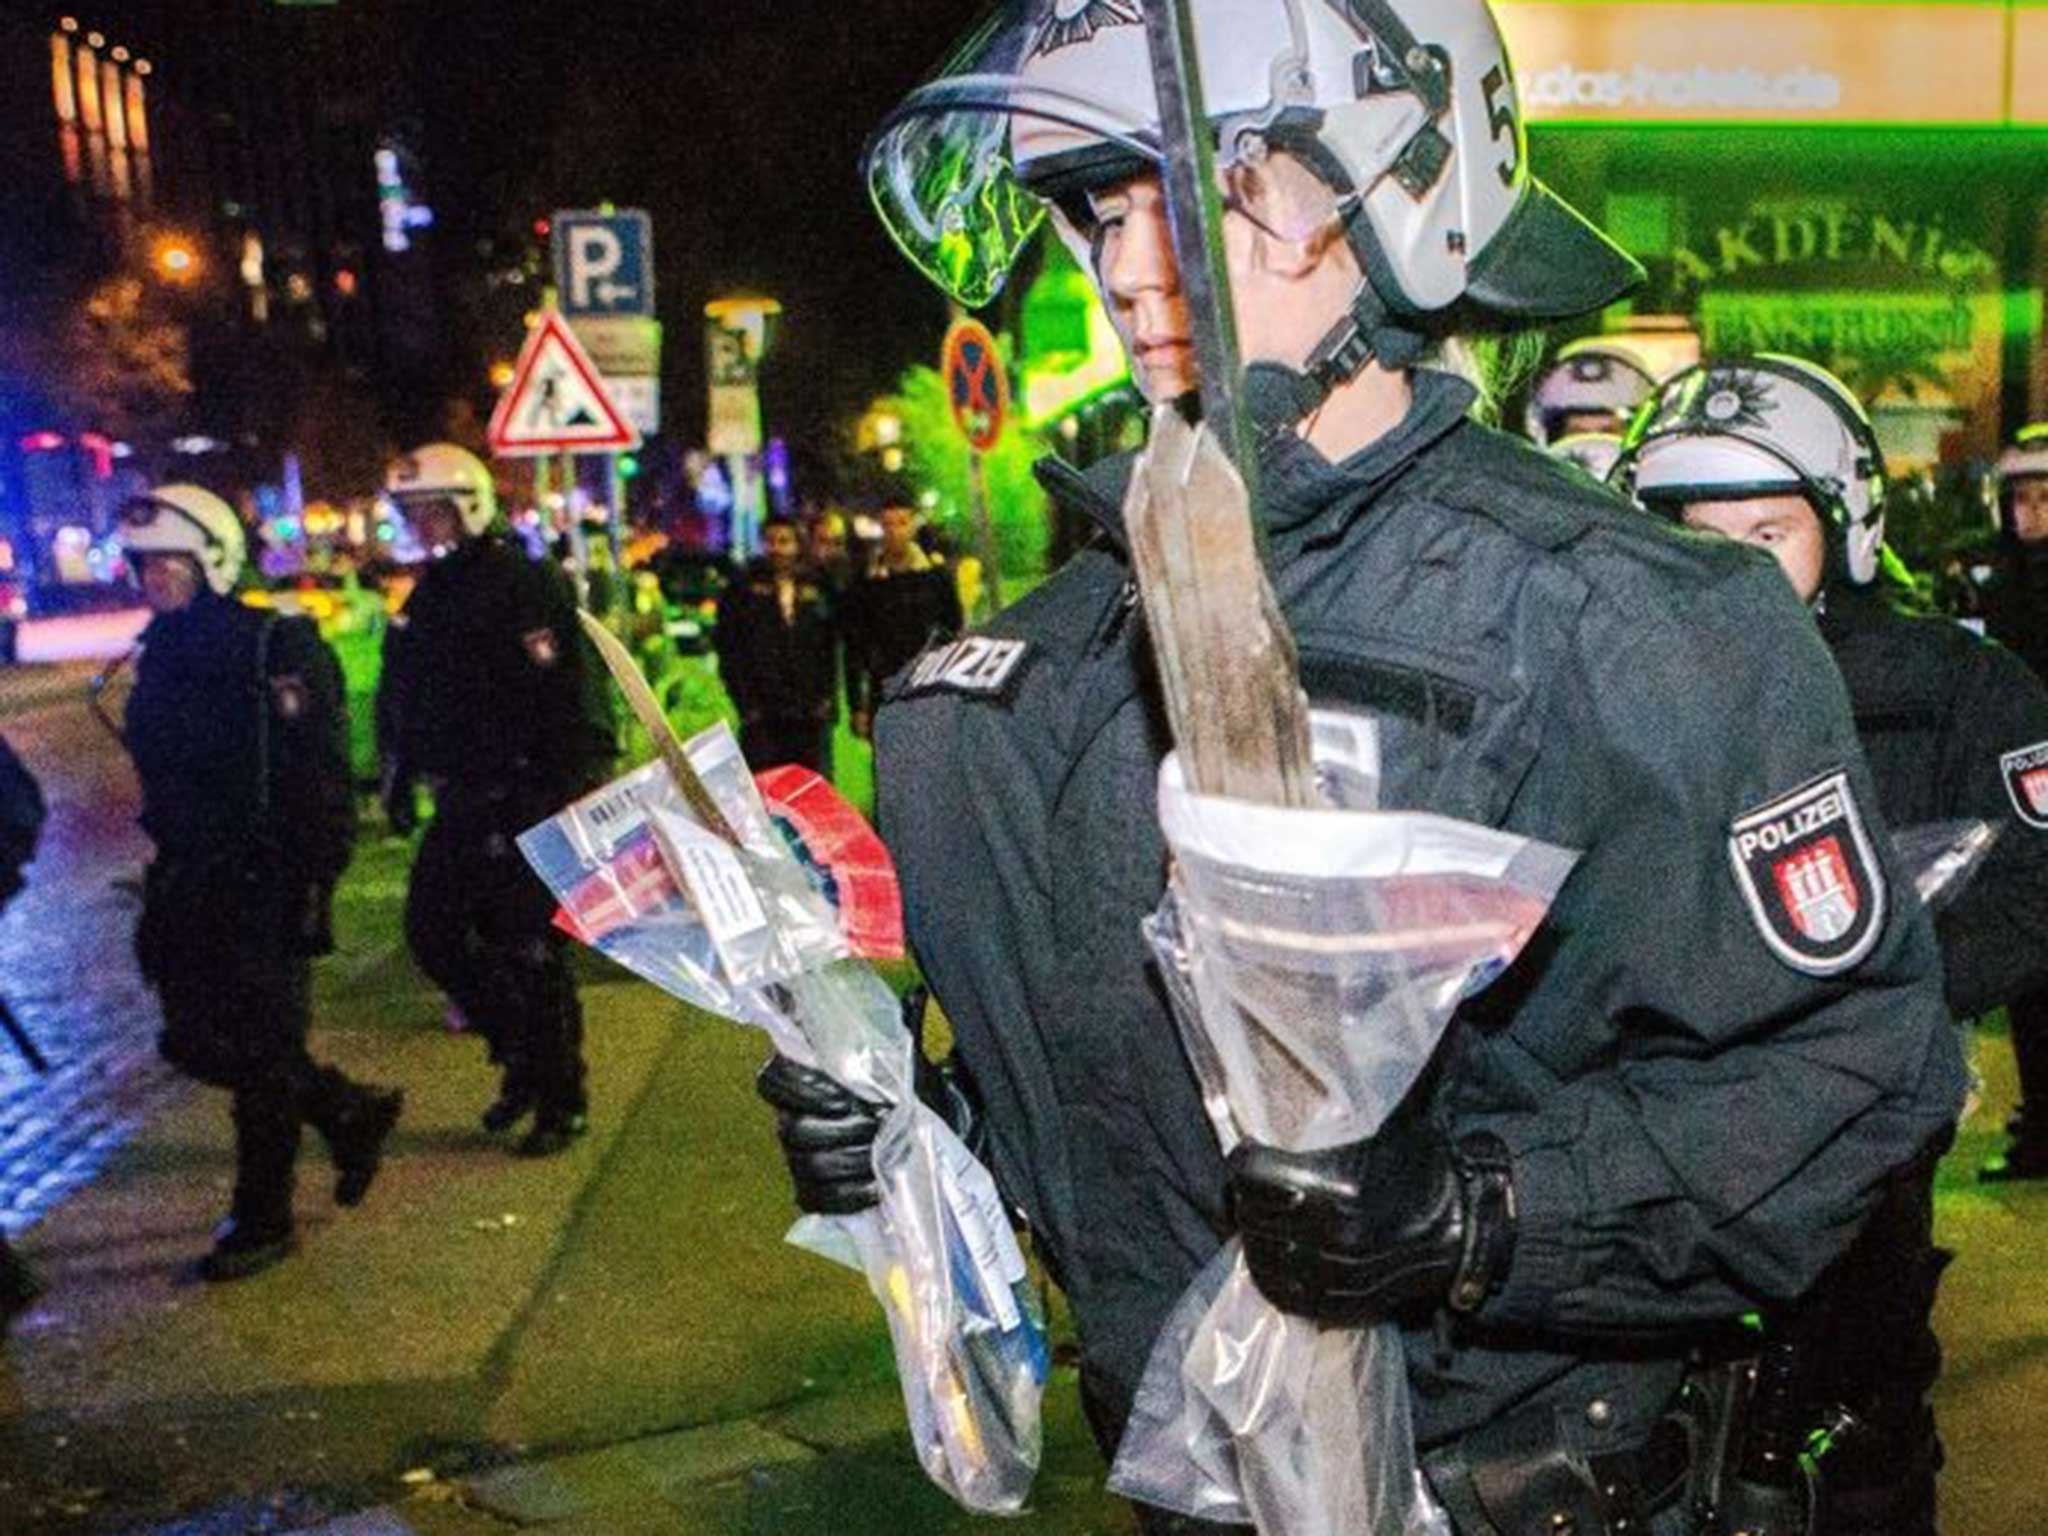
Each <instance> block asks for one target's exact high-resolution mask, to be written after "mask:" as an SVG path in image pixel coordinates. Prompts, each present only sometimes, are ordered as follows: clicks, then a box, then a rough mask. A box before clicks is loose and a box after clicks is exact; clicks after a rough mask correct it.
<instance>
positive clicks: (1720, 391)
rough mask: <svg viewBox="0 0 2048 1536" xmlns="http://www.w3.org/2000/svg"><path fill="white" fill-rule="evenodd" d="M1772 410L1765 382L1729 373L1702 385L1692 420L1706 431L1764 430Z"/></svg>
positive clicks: (1712, 376) (1710, 377)
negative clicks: (1746, 428)
mask: <svg viewBox="0 0 2048 1536" xmlns="http://www.w3.org/2000/svg"><path fill="white" fill-rule="evenodd" d="M1771 409H1772V402H1771V391H1770V385H1769V384H1768V383H1767V382H1766V381H1765V380H1764V379H1762V378H1761V377H1759V376H1758V375H1756V374H1754V373H1740V372H1735V371H1733V370H1730V371H1727V372H1715V373H1710V374H1708V375H1707V376H1706V377H1705V378H1704V379H1702V380H1701V381H1700V386H1699V390H1698V392H1697V393H1696V394H1695V395H1694V396H1693V405H1692V410H1691V411H1690V412H1689V416H1690V419H1691V421H1692V424H1693V425H1695V426H1698V427H1700V428H1702V429H1703V430H1706V431H1721V432H1728V431H1733V430H1734V429H1735V428H1738V427H1760V426H1762V425H1763V424H1764V418H1765V417H1766V416H1768V415H1769V414H1770V413H1771Z"/></svg>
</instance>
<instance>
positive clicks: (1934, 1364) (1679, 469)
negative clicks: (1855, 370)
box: [1618, 355, 2048, 1536]
mask: <svg viewBox="0 0 2048 1536" xmlns="http://www.w3.org/2000/svg"><path fill="white" fill-rule="evenodd" d="M1618 479H1619V481H1620V483H1621V484H1623V485H1624V486H1626V487H1627V488H1629V489H1632V490H1633V492H1634V494H1635V496H1636V497H1637V498H1638V499H1639V500H1640V501H1642V502H1643V503H1644V504H1645V505H1646V506H1648V507H1651V508H1654V509H1656V510H1659V511H1661V512H1663V513H1665V514H1666V515H1668V516H1670V517H1672V518H1674V519H1676V520H1679V521H1682V522H1684V523H1685V524H1686V525H1687V526H1688V527H1691V528H1696V529H1700V530H1704V531H1707V532H1711V533H1717V534H1721V535H1723V536H1725V537H1727V538H1730V539H1733V540H1735V541H1737V542H1739V543H1743V544H1748V545H1751V546H1753V547H1755V548H1758V549H1761V550H1764V551H1766V552H1767V553H1768V554H1770V555H1771V556H1772V557H1774V558H1775V559H1776V560H1777V562H1778V564H1779V566H1780V567H1781V568H1782V570H1783V571H1784V573H1785V575H1786V577H1787V578H1788V579H1789V580H1790V582H1791V584H1792V588H1793V591H1794V592H1796V593H1797V594H1798V596H1799V598H1800V600H1801V601H1803V602H1804V603H1806V604H1807V605H1808V607H1809V609H1810V611H1812V613H1813V614H1814V616H1815V618H1816V620H1817V621H1818V623H1819V626H1820V632H1821V634H1822V636H1823V637H1824V638H1825V639H1826V640H1827V643H1828V648H1829V650H1830V651H1832V652H1833V654H1834V657H1835V662H1836V665H1837V666H1839V667H1840V668H1841V671H1842V677H1843V680H1844V681H1845V682H1846V683H1847V684H1848V689H1849V702H1850V707H1851V709H1852V711H1853V712H1854V715H1855V720H1856V728H1857V732H1858V734H1859V735H1860V736H1861V737H1862V739H1863V746H1864V751H1865V753H1866V755H1867V756H1868V757H1869V759H1870V766H1871V773H1872V776H1873V778H1874V780H1875V783H1876V786H1877V799H1878V804H1879V806H1880V807H1881V808H1882V809H1883V811H1884V814H1885V816H1886V818H1887V819H1888V820H1889V821H1890V822H1891V824H1892V825H1893V826H1894V827H1911V826H1918V825H1921V824H1925V823H1932V822H1942V821H1952V820H1959V819H1978V818H1981V819H1983V820H1985V821H1987V822H1989V823H1990V824H1991V825H1992V826H1994V827H1996V828H1998V829H1999V833H2000V836H1999V840H1998V841H1997V843H1995V844H1994V845H1993V849H1992V852H1991V855H1990V856H1989V858H1988V859H1987V860H1986V862H1985V864H1984V867H1983V868H1982V869H1981V871H1980V872H1979V873H1978V875H1977V877H1976V879H1975V880H1974V881H1973V882H1972V884H1971V885H1970V886H1969V887H1968V888H1967V889H1966V890H1965V892H1964V893H1963V895H1962V896H1961V897H1960V898H1959V899H1958V900H1956V901H1955V902H1954V903H1953V904H1952V905H1950V906H1948V907H1947V908H1946V909H1945V910H1944V911H1943V912H1942V914H1941V915H1940V917H1938V918H1937V919H1936V923H1935V928H1936V933H1937V936H1938V937H1939V939H1940V941H1941V953H1942V963H1943V975H1944V980H1945V983H1946V988H1945V989H1946V991H1947V994H1948V1002H1949V1007H1950V1009H1951V1010H1952V1011H1953V1012H1954V1013H1955V1014H1956V1015H1957V1016H1959V1017H1964V1018H1968V1017H1972V1016H1974V1015H1976V1014H1980V1013H1983V1012H1986V1011H1988V1010H1989V1009H1991V1008H1994V1007H1996V1006H1998V1004H1999V1003H2001V1002H2003V1001H2005V1000H2006V999H2008V998H2010V997H2013V996H2015V995H2016V994H2019V993H2021V992H2024V991H2026V990H2027V989H2029V988H2033V987H2038V986H2039V985H2041V984H2042V983H2043V982H2044V981H2048V928H2044V927H2043V925H2042V923H2041V921H2040V918H2041V914H2042V913H2044V912H2048V818H2043V819H2042V821H2041V823H2040V824H2037V823H2036V822H2033V821H2030V820H2029V819H2028V818H2027V817H2026V816H2025V815H2024V814H2023V813H2022V807H2023V805H2024V800H2023V799H2022V798H2020V797H2018V796H2016V795H2014V794H2013V793H2012V785H2011V782H2010V781H2009V776H2008V771H2007V765H2008V764H2009V763H2011V762H2012V761H2013V758H2014V755H2015V752H2016V751H2017V752H2019V753H2021V754H2024V752H2025V751H2027V750H2028V749H2029V748H2030V747H2033V746H2044V747H2048V689H2044V688H2043V687H2042V685H2041V684H2040V682H2039V681H2038V680H2037V679H2035V678H2034V677H2033V675H2032V674H2031V673H2029V672H2028V671H2027V669H2026V667H2025V666H2024V665H2023V664H2022V663H2020V662H2019V661H2018V660H2017V659H2016V658H2014V657H2013V656H2012V655H2011V654H2010V653H2009V652H2007V651H2005V650H2003V649H2002V648H2001V647H1999V646H1996V645H1991V644H1988V643H1986V642H1984V641H1982V640H1980V639H1978V638H1977V637H1976V636H1975V635H1974V634H1972V633H1971V632H1970V631H1968V630H1967V629H1964V628H1963V627H1962V626H1961V625H1959V624H1956V623H1954V622H1952V621H1951V620H1948V619H1945V618H1934V617H1915V616H1912V615H1911V614H1909V613H1907V612H1904V611H1901V608H1900V606H1899V599H1898V598H1897V597H1895V596H1894V595H1893V593H1892V592H1891V591H1888V590H1887V582H1886V578H1885V573H1884V569H1883V565H1882V562H1881V560H1880V552H1881V549H1882V544H1883V538H1884V489H1885V475H1884V460H1883V456H1882V454H1881V452H1880V451H1879V448H1878V443H1877V437H1876V434H1875V433H1874V432H1873V431H1872V430H1871V427H1870V422H1869V419H1868V417H1867V416H1866V415H1865V414H1864V411H1863V408H1862V406H1861V405H1860V404H1859V403H1858V402H1857V400H1856V398H1855V397H1854V395H1852V394H1851V393H1850V392H1849V390H1848V388H1847V387H1846V386H1844V385H1843V384H1842V383H1841V382H1840V381H1839V380H1838V379H1836V378H1835V377H1834V376H1833V375H1832V374H1829V373H1827V372H1826V371H1824V370H1822V369H1820V368H1818V367H1815V366H1814V365H1812V364H1810V363H1806V362H1803V361H1800V360H1798V359H1795V358H1788V357H1778V356H1772V355H1762V356H1757V357H1746V358H1735V359H1729V360H1726V361H1719V362H1714V363H1711V364H1708V365H1705V366H1702V367H1699V368H1694V369H1691V370H1689V371H1687V372H1685V373H1683V374H1680V375H1679V376H1678V377H1676V378H1675V379H1672V380H1670V381H1669V382H1668V383H1666V384H1665V385H1664V386H1663V388H1662V389H1661V390H1660V391H1659V393H1658V395H1657V398H1656V403H1655V405H1654V406H1653V407H1652V409H1651V410H1649V411H1647V412H1645V413H1644V415H1643V417H1642V419H1641V421H1640V422H1639V424H1638V426H1637V429H1636V433H1635V435H1634V436H1633V438H1632V439H1631V442H1630V445H1629V447H1628V449H1627V454H1626V457H1625V459H1624V461H1623V463H1622V465H1621V468H1620V472H1619V475H1618ZM2043 755H2044V757H2048V751H2044V753H2043ZM1937 1145H1939V1144H1937ZM1934 1162H1935V1159H1934V1157H1933V1156H1928V1157H1925V1158H1922V1159H1921V1160H1919V1161H1918V1162H1916V1163H1914V1164H1911V1165H1908V1167H1907V1168H1906V1169H1905V1170H1903V1171H1902V1172H1901V1173H1899V1174H1898V1175H1896V1176H1895V1177H1894V1178H1893V1179H1892V1180H1890V1181H1889V1182H1888V1183H1887V1185H1886V1187H1885V1193H1884V1196H1883V1198H1882V1200H1881V1201H1880V1203H1879V1206H1878V1209H1877V1211H1876V1212H1875V1213H1874V1214H1873V1216H1872V1217H1871V1219H1870V1222H1869V1224H1868V1225H1867V1226H1866V1227H1865V1228H1864V1230H1863V1233H1862V1235H1861V1236H1860V1237H1859V1238H1858V1239H1857V1241H1856V1243H1855V1245H1854V1246H1853V1247H1852V1248H1851V1249H1850V1251H1849V1252H1848V1253H1847V1254H1846V1255H1844V1257H1843V1258H1842V1259H1840V1260H1839V1261H1837V1263H1836V1265H1835V1266H1834V1268H1833V1269H1832V1270H1830V1271H1829V1273H1828V1274H1827V1275H1826V1276H1825V1277H1823V1279H1822V1281H1821V1283H1820V1285H1819V1287H1818V1288H1817V1290H1816V1292H1815V1294H1814V1295H1813V1296H1812V1297H1810V1298H1808V1299H1807V1300H1806V1301H1805V1302H1804V1304H1803V1311H1804V1312H1805V1314H1806V1316H1805V1317H1804V1318H1802V1319H1800V1320H1799V1322H1798V1326H1799V1327H1800V1328H1801V1330H1802V1338H1801V1345H1800V1347H1802V1348H1803V1349H1805V1350H1806V1351H1807V1356H1808V1358H1807V1359H1806V1360H1805V1361H1804V1362H1803V1364H1802V1366H1801V1374H1802V1377H1803V1379H1804V1380H1805V1382H1806V1387H1805V1395H1806V1396H1807V1398H1808V1399H1809V1401H1810V1403H1811V1405H1812V1407H1811V1410H1810V1417H1811V1418H1812V1419H1813V1420H1814V1421H1815V1422H1816V1423H1817V1422H1818V1421H1819V1420H1820V1419H1821V1418H1822V1417H1823V1415H1824V1414H1825V1413H1826V1412H1827V1411H1828V1410H1829V1408H1830V1406H1831V1405H1832V1404H1834V1403H1841V1404H1843V1405H1844V1406H1846V1407H1847V1408H1849V1410H1850V1411H1851V1412H1853V1413H1854V1414H1855V1415H1856V1417H1857V1420H1858V1421H1859V1422H1858V1426H1857V1427H1856V1429H1855V1430H1854V1431H1853V1432H1852V1433H1850V1434H1848V1435H1846V1436H1844V1437H1843V1438H1842V1439H1841V1441H1840V1443H1839V1445H1838V1446H1837V1447H1836V1448H1835V1449H1834V1450H1833V1451H1831V1452H1830V1454H1829V1455H1828V1456H1827V1457H1826V1458H1825V1459H1824V1460H1823V1461H1822V1463H1821V1468H1822V1475H1823V1476H1822V1484H1823V1487H1824V1489H1825V1490H1826V1498H1825V1500H1824V1502H1823V1505H1822V1518H1821V1521H1820V1523H1819V1526H1818V1527H1817V1529H1818V1530H1819V1531H1820V1532H1824V1533H1826V1536H1931V1533H1932V1532H1933V1531H1934V1529H1935V1523H1934V1522H1935V1498H1934V1488H1935V1473H1936V1471H1937V1469H1938V1468H1939V1466H1940V1464H1941V1446H1940V1442H1939V1440H1938V1439H1937V1438H1936V1436H1935V1432H1934V1419H1933V1414H1932V1412H1931V1410H1930V1409H1929V1408H1928V1406H1927V1402H1926V1394H1927V1392H1928V1391H1929V1389H1931V1388H1932V1386H1933V1385H1934V1380H1935V1377H1936V1376H1937V1374H1938V1373H1939V1370H1940V1365H1941V1351H1940V1347H1939V1345H1938V1344H1937V1342H1936V1340H1935V1336H1934V1331H1933V1309H1934V1292H1935V1286H1936V1284H1937V1282H1938V1280H1939V1277H1940V1274H1941V1270H1942V1267H1943V1265H1944V1264H1945V1263H1946V1256H1945V1255H1943V1254H1941V1253H1939V1252H1938V1251H1937V1250H1936V1248H1935V1246H1934V1237H1933V1222H1934V1172H1935V1169H1934ZM1788 1326H1789V1325H1788Z"/></svg>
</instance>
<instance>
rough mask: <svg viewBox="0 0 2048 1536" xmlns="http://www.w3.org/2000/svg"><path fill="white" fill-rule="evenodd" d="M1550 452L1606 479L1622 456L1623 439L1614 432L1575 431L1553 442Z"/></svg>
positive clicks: (1596, 476)
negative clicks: (1615, 462)
mask: <svg viewBox="0 0 2048 1536" xmlns="http://www.w3.org/2000/svg"><path fill="white" fill-rule="evenodd" d="M1550 452H1551V454H1552V455H1553V456H1555V457H1557V458H1560V459H1563V460H1564V461H1565V462H1566V463H1568V464H1576V465H1578V466H1579V468H1581V469H1583V470H1584V471H1585V472H1586V473H1587V474H1589V475H1591V476H1592V477H1593V478H1594V479H1595V480H1603V481H1604V480H1605V479H1606V478H1607V477H1608V476H1609V475H1611V474H1613V473H1614V461H1615V460H1616V459H1619V458H1620V457H1621V439H1620V438H1619V437H1617V436H1615V435H1614V434H1613V433H1612V432H1574V433H1572V434H1571V435H1570V436H1569V437H1560V438H1559V439H1558V440H1557V441H1556V442H1554V443H1552V444H1551V445H1550Z"/></svg>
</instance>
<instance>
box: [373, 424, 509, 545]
mask: <svg viewBox="0 0 2048 1536" xmlns="http://www.w3.org/2000/svg"><path fill="white" fill-rule="evenodd" d="M384 492H385V494H386V495H387V496H389V497H390V498H391V499H392V500H393V501H394V502H396V503H397V504H398V509H399V511H401V512H408V511H410V510H411V508H412V507H416V506H420V505H423V504H424V503H427V502H431V501H446V502H448V503H449V504H451V505H452V506H453V507H454V508H455V513H456V516H457V518H458V519H459V520H460V521H461V524H462V531H463V532H464V533H465V534H468V535H469V536H470V537H472V538H474V537H475V536H476V535H478V534H480V533H483V532H485V531H486V530H487V529H489V528H490V526H491V524H492V523H494V522H496V521H497V519H498V488H497V486H496V484H495V483H493V481H492V480H491V471H490V469H489V468H488V467H487V466H486V465H485V463H484V461H483V460H482V459H480V458H478V457H477V456H476V455H475V454H473V453H471V452H470V451H469V450H468V449H467V448H458V447H457V446H456V445H455V444H453V443H428V444H426V445H425V446H424V447H421V448H415V449H414V450H413V451H412V452H411V453H408V454H405V455H404V456H402V457H400V458H397V459H394V460H393V461H392V463H391V468H390V470H389V471H388V472H387V473H386V474H385V476H384Z"/></svg>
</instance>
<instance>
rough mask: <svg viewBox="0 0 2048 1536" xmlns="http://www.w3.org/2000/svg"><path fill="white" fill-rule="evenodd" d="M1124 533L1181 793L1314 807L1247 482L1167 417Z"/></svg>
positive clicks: (1133, 488) (1155, 416)
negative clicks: (1175, 749)
mask: <svg viewBox="0 0 2048 1536" xmlns="http://www.w3.org/2000/svg"><path fill="white" fill-rule="evenodd" d="M1124 524H1125V527H1126V529H1127V530H1128V532H1129V535H1130V541H1131V563H1132V566H1133V568H1134V569H1135V570H1136V572H1137V576H1138V588H1139V591H1140V592H1141V593H1143V595H1144V601H1145V619H1146V626H1147V629H1148V630H1149V632H1150V634H1151V639H1152V649H1153V654H1154V657H1155V659H1156V661H1157V664H1158V668H1159V677H1160V682H1161V685H1162V687H1163V689H1164V693H1165V698H1166V712H1167V719H1168V721H1169V723H1170V724H1171V726H1172V728H1173V737H1174V741H1175V743H1176V745H1178V746H1179V748H1180V752H1181V761H1182V764H1183V767H1184V769H1185V771H1186V773H1187V780H1188V784H1189V787H1190V788H1192V789H1194V790H1196V791H1197V792H1198V793H1201V794H1210V795H1226V796H1229V797H1231V798H1232V799H1238V800H1250V801H1255V802H1257V803H1260V804H1264V805H1284V806H1295V807H1308V806H1314V805H1317V804H1319V803H1320V801H1319V799H1318V797H1317V795H1316V788H1315V764H1314V761H1313V759H1312V758H1311V756H1310V753H1309V732H1308V703H1307V700H1306V699H1304V698H1303V696H1302V691H1301V678H1300V670H1299V665H1298V663H1297V661H1296V657H1295V650H1294V639H1293V637H1292V636H1291V635H1290V634H1289V633H1288V631H1287V625H1286V622H1285V620H1283V619H1282V618H1281V616H1280V609H1279V604H1278V603H1277V602H1276V601H1275V599H1274V597H1273V589H1272V587H1271V585H1270V584H1269V583H1268V582H1267V580H1266V573H1265V568H1264V567H1263V566H1262V565H1261V564H1260V561H1259V556H1258V546H1257V543H1256V541H1255V539H1254V537H1253V532H1252V510H1251V506H1250V503H1249V502H1248V501H1247V499H1246V496H1245V489H1244V482H1243V481H1242V480H1240V479H1239V478H1238V475H1237V471H1236V470H1235V469H1234V468H1233V467H1232V466H1231V463H1230V460H1229V458H1228V457H1226V456H1225V454H1224V453H1223V450H1222V448H1221V447H1220V446H1219V445H1218V444H1217V442H1216V439H1215V436H1214V435H1213V434H1212V433H1210V432H1209V431H1208V430H1207V429H1206V428H1204V427H1190V426H1189V425H1188V424H1187V422H1186V421H1184V420H1183V419H1182V418H1181V415H1180V413H1179V411H1177V410H1175V409H1174V408H1173V407H1172V406H1170V405H1162V406H1159V407H1157V408H1156V409H1154V411H1153V413H1152V437H1151V441H1150V442H1149V443H1148V444H1147V446H1146V449H1145V453H1144V456H1143V457H1142V458H1141V459H1140V460H1139V461H1138V466H1137V469H1136V471H1135V472H1134V473H1133V475H1132V477H1131V485H1130V490H1129V492H1128V493H1127V494H1126V496H1125V499H1124Z"/></svg>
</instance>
